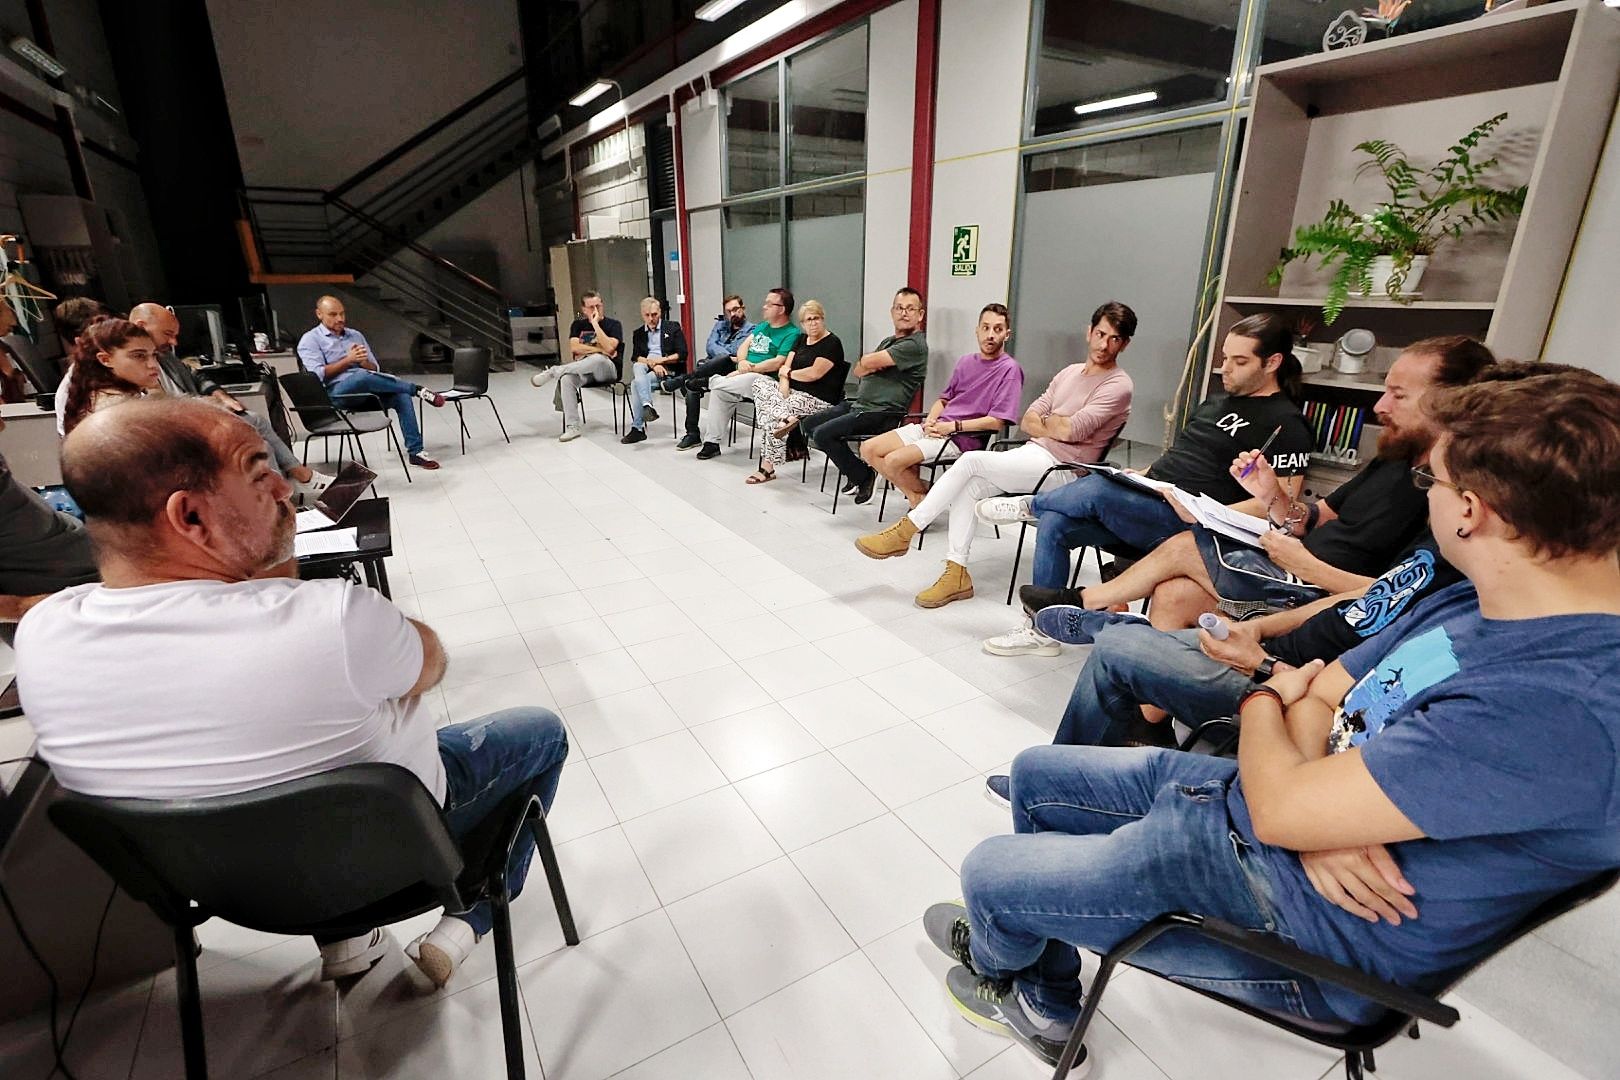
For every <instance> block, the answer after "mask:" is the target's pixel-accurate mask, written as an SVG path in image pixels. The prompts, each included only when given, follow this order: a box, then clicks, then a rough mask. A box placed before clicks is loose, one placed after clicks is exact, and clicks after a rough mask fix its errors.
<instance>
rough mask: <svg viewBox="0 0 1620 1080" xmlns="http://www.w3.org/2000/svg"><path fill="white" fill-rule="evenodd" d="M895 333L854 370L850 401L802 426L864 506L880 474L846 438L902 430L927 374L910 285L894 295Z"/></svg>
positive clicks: (918, 302)
mask: <svg viewBox="0 0 1620 1080" xmlns="http://www.w3.org/2000/svg"><path fill="white" fill-rule="evenodd" d="M889 316H890V317H891V318H892V319H893V320H894V333H893V334H891V335H889V336H888V337H886V338H884V339H883V340H882V341H880V342H878V347H877V348H876V349H874V350H873V351H872V352H869V353H867V354H866V355H865V356H863V357H861V358H860V360H858V361H857V362H856V363H855V366H854V367H853V368H852V369H851V370H852V371H853V372H854V373H855V376H856V378H858V379H860V382H859V384H857V388H856V391H855V397H854V400H852V401H846V402H843V403H842V404H839V405H835V406H833V407H832V408H830V409H827V410H826V411H825V412H819V413H816V414H815V415H814V416H807V417H805V418H804V419H803V420H801V421H800V422H799V428H800V430H802V431H803V432H804V434H805V437H806V438H808V439H810V440H811V441H812V442H814V443H815V444H816V446H818V447H820V448H821V452H822V453H824V454H826V455H827V457H829V458H830V459H832V463H833V464H834V465H836V466H838V471H839V473H841V474H842V475H843V477H844V480H845V485H844V490H845V491H846V492H851V493H853V494H854V496H855V501H856V502H858V503H864V502H866V501H867V500H868V499H870V498H871V497H872V485H873V484H875V483H876V482H877V473H876V471H874V470H873V468H872V467H871V466H870V465H868V464H867V463H866V462H864V461H862V460H861V459H860V455H859V454H857V453H856V452H855V451H854V450H853V449H852V448H851V447H850V445H849V443H848V442H847V441H846V440H849V439H857V438H862V437H864V436H868V435H878V434H881V433H882V432H885V431H891V430H893V429H894V428H897V427H899V426H900V421H902V420H904V419H905V417H906V410H908V409H910V408H911V402H912V400H913V399H914V398H915V397H916V396H917V391H919V390H921V389H922V384H923V376H925V375H926V374H927V373H928V341H927V339H926V338H924V337H923V332H922V323H923V302H922V294H921V293H919V292H918V291H917V290H916V289H913V288H911V287H910V286H907V287H906V288H904V289H901V290H900V291H899V292H897V293H895V294H894V306H892V307H891V308H889Z"/></svg>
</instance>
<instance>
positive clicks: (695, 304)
mask: <svg viewBox="0 0 1620 1080" xmlns="http://www.w3.org/2000/svg"><path fill="white" fill-rule="evenodd" d="M681 171H682V177H683V182H684V184H685V186H686V205H687V207H688V209H689V211H690V212H691V225H690V228H689V230H688V235H687V246H688V247H689V248H690V249H691V250H690V251H683V252H681V258H683V259H686V260H687V261H688V263H689V264H690V266H691V271H692V295H691V296H690V297H689V298H688V299H689V300H690V302H691V305H692V325H691V326H690V327H688V331H689V336H690V337H691V338H692V339H693V341H694V347H696V346H695V342H696V339H697V338H698V336H699V331H701V332H702V335H703V336H704V337H705V338H706V337H707V335H708V332H709V324H710V323H711V322H712V320H713V318H714V316H715V315H716V314H718V313H719V311H720V300H721V297H722V296H724V295H725V290H724V286H723V285H722V283H721V276H720V263H721V240H720V236H721V228H720V211H718V210H701V211H700V210H697V209H696V208H698V207H705V206H713V205H714V204H716V203H718V202H719V201H720V178H721V163H720V110H719V109H718V108H712V109H711V108H705V107H704V105H703V103H702V101H700V100H694V101H689V102H687V103H686V104H685V105H683V106H682V107H681Z"/></svg>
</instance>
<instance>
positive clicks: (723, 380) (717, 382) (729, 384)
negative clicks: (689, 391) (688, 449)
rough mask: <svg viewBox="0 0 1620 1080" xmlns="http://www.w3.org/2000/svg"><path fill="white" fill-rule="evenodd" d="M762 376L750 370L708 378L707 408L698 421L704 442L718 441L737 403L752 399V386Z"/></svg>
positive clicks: (735, 409)
mask: <svg viewBox="0 0 1620 1080" xmlns="http://www.w3.org/2000/svg"><path fill="white" fill-rule="evenodd" d="M764 377H765V376H763V375H760V374H757V373H755V372H751V371H750V372H738V373H733V374H731V375H720V376H717V377H715V378H712V379H710V380H709V408H708V410H707V411H705V412H704V414H703V419H702V420H701V421H700V422H699V428H700V430H701V431H702V432H703V441H704V442H710V443H719V442H720V437H721V436H722V435H723V434H725V430H726V425H727V424H729V423H731V418H732V416H733V415H734V414H735V413H736V412H737V405H738V403H740V402H743V401H752V400H753V386H754V384H755V383H756V382H758V381H759V380H761V379H763V378H764Z"/></svg>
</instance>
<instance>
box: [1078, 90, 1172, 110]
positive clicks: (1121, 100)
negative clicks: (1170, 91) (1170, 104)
mask: <svg viewBox="0 0 1620 1080" xmlns="http://www.w3.org/2000/svg"><path fill="white" fill-rule="evenodd" d="M1158 100H1159V92H1158V91H1157V90H1143V91H1142V92H1141V93H1140V94H1126V95H1125V96H1124V97H1111V98H1104V99H1103V100H1101V101H1088V102H1086V103H1085V104H1084V105H1076V106H1075V107H1074V115H1076V116H1085V115H1086V114H1087V113H1099V112H1107V111H1108V110H1110V109H1123V108H1125V107H1127V106H1130V105H1146V104H1147V103H1148V102H1150V101H1158Z"/></svg>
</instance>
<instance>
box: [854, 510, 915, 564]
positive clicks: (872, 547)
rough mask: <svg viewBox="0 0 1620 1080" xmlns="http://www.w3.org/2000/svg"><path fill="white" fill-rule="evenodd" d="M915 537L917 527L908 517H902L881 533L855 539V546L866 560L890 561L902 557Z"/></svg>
mask: <svg viewBox="0 0 1620 1080" xmlns="http://www.w3.org/2000/svg"><path fill="white" fill-rule="evenodd" d="M916 535H917V526H915V525H913V524H912V523H911V519H910V518H909V517H902V518H901V519H900V520H899V521H897V522H895V523H894V524H893V525H890V526H889V527H888V528H887V529H884V530H883V531H882V532H876V533H870V534H868V535H866V536H858V537H856V538H855V546H856V547H857V548H859V549H860V552H861V554H862V555H865V556H866V557H867V558H868V559H892V558H894V557H895V556H896V555H904V554H905V553H906V550H907V549H908V548H910V547H911V541H912V539H913V538H915V537H916Z"/></svg>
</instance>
